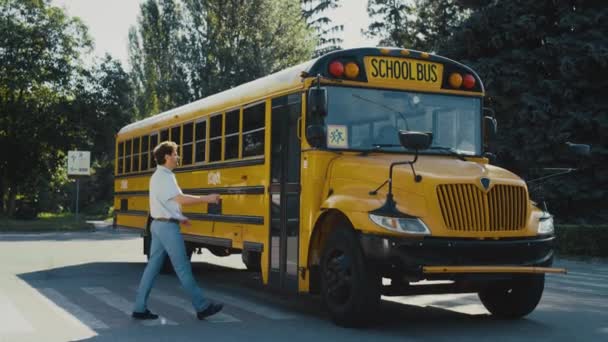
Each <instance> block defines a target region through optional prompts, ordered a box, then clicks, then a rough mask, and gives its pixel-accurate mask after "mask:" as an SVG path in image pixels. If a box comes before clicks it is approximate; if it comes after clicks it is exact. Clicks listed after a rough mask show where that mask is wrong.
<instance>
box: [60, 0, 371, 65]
mask: <svg viewBox="0 0 608 342" xmlns="http://www.w3.org/2000/svg"><path fill="white" fill-rule="evenodd" d="M142 1H143V0H53V1H52V3H53V5H55V6H59V7H63V8H65V9H66V10H67V12H68V14H69V15H71V16H76V17H80V18H81V19H82V21H83V22H84V23H85V24H86V25H87V26H88V28H89V34H90V35H91V37H92V38H93V40H94V43H95V53H96V54H97V55H98V56H103V55H104V54H105V53H109V54H110V55H112V57H114V58H117V59H119V60H120V61H121V62H122V63H123V65H124V66H127V65H128V52H127V46H128V33H129V27H131V26H133V25H135V23H136V20H137V15H138V13H139V4H140V3H141V2H142ZM341 3H342V6H341V7H339V8H337V9H335V10H333V11H334V12H333V13H328V15H331V18H332V20H333V21H334V22H335V24H336V25H340V24H342V25H344V32H343V33H342V38H343V39H344V43H343V44H342V47H343V48H353V47H361V46H375V45H376V44H375V41H373V40H369V39H366V38H365V37H364V36H363V34H362V33H361V29H366V28H367V25H368V24H369V17H368V14H367V0H342V1H341Z"/></svg>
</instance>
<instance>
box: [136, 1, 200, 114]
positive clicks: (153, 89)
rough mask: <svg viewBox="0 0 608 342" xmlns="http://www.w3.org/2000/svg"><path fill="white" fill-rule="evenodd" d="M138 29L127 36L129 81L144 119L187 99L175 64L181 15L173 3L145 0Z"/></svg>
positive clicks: (181, 76) (185, 90)
mask: <svg viewBox="0 0 608 342" xmlns="http://www.w3.org/2000/svg"><path fill="white" fill-rule="evenodd" d="M140 11H141V13H140V15H139V16H138V23H137V27H132V28H131V30H130V32H129V53H130V55H129V56H130V62H131V66H132V77H133V80H134V84H135V86H136V92H137V96H136V99H137V109H138V116H139V117H145V116H148V115H150V114H155V113H158V112H161V111H164V110H167V109H169V108H172V107H175V106H178V105H181V104H184V103H186V102H188V100H189V99H190V97H191V96H190V94H189V89H188V86H187V82H186V77H185V70H184V69H183V67H181V66H180V65H179V63H178V62H177V59H176V56H177V55H178V51H179V49H180V46H179V40H180V35H181V33H182V32H183V25H182V19H183V17H182V13H181V8H180V6H179V5H178V4H177V3H176V1H174V0H146V1H145V2H144V3H142V4H141V6H140Z"/></svg>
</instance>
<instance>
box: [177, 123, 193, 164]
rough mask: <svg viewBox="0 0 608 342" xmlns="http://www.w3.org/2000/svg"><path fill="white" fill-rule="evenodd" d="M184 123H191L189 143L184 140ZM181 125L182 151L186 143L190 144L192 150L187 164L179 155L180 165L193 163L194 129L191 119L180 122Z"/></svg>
mask: <svg viewBox="0 0 608 342" xmlns="http://www.w3.org/2000/svg"><path fill="white" fill-rule="evenodd" d="M186 125H192V131H191V132H190V133H191V135H190V137H191V140H190V142H189V143H185V142H184V132H185V130H186ZM181 126H182V128H181V142H182V144H181V147H182V153H184V147H185V146H186V145H191V146H192V150H191V152H190V163H189V164H183V161H184V156H183V155H181V163H180V166H187V165H193V164H194V129H195V126H194V122H193V121H186V122H183V123H182V124H181Z"/></svg>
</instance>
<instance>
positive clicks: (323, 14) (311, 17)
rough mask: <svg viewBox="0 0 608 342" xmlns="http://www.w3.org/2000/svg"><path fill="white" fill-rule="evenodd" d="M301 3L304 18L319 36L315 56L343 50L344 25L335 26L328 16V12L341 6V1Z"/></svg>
mask: <svg viewBox="0 0 608 342" xmlns="http://www.w3.org/2000/svg"><path fill="white" fill-rule="evenodd" d="M300 3H301V6H302V16H303V17H304V18H305V20H306V22H307V24H308V26H309V27H310V28H312V29H313V30H314V31H315V32H316V35H317V46H316V48H315V53H314V56H315V57H318V56H321V55H324V54H326V53H328V52H331V51H335V50H339V49H341V44H342V43H343V42H344V40H343V39H342V38H341V37H340V33H341V32H343V31H344V25H335V24H334V23H333V21H332V20H331V19H330V18H329V17H328V16H327V12H328V11H330V10H332V9H335V8H337V7H339V6H340V0H300Z"/></svg>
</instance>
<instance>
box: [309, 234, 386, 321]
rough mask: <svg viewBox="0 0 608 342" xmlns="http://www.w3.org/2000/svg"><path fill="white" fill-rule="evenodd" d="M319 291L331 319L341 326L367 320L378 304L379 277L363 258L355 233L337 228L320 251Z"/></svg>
mask: <svg viewBox="0 0 608 342" xmlns="http://www.w3.org/2000/svg"><path fill="white" fill-rule="evenodd" d="M321 294H322V296H323V303H324V304H325V306H326V308H327V310H328V311H329V313H330V315H331V318H332V320H333V321H334V322H335V323H336V324H338V325H341V326H346V327H354V326H359V325H365V324H366V323H370V322H369V321H367V320H369V319H370V317H372V316H373V314H374V312H375V311H374V310H375V309H376V308H377V306H378V305H379V303H380V278H379V276H378V275H377V274H376V273H375V272H374V269H373V267H371V265H370V264H369V262H367V261H366V260H365V258H364V255H363V251H362V250H361V247H360V244H359V241H358V239H357V236H356V234H355V232H354V231H353V230H352V229H348V228H343V227H340V228H337V229H336V230H334V231H333V232H332V234H331V235H330V236H329V238H328V239H327V241H326V242H325V246H324V248H323V252H322V254H321Z"/></svg>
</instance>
